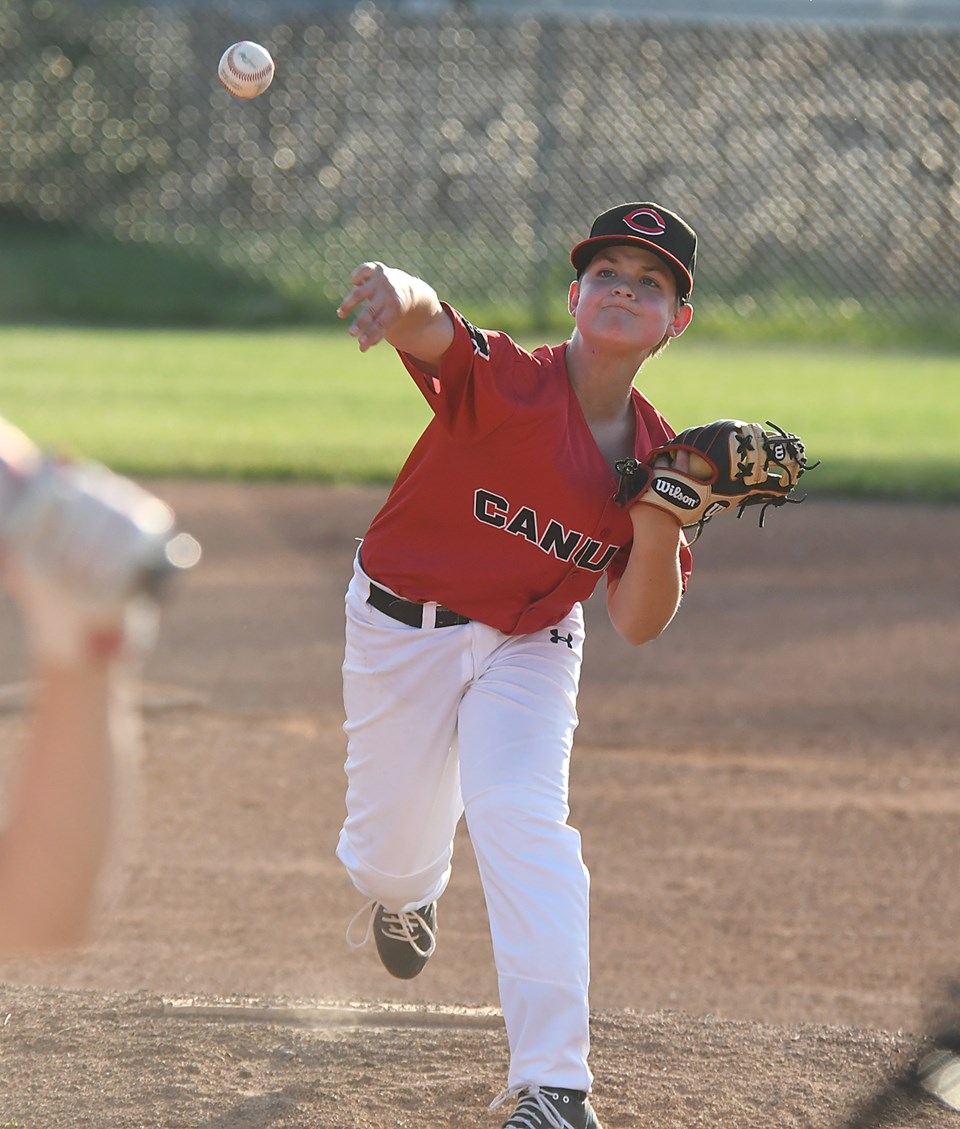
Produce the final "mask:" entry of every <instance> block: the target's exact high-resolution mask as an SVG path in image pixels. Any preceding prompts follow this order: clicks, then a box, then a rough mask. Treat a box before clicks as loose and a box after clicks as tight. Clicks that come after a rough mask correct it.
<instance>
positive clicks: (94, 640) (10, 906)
mask: <svg viewBox="0 0 960 1129" xmlns="http://www.w3.org/2000/svg"><path fill="white" fill-rule="evenodd" d="M171 518H172V515H171V513H170V510H169V508H168V507H167V506H166V505H165V504H164V503H163V502H161V501H160V499H158V498H155V497H154V496H153V495H152V494H149V493H147V491H145V490H142V489H140V488H139V487H137V486H135V485H134V484H133V483H132V482H130V481H129V480H127V479H123V478H120V477H118V476H117V475H114V474H111V473H110V472H109V471H107V470H106V469H105V468H103V467H92V466H90V465H89V464H87V465H79V464H77V465H75V466H66V465H63V466H60V465H56V464H54V463H53V462H51V461H49V460H46V459H44V457H43V456H42V454H41V452H40V451H39V450H38V449H37V447H36V446H35V445H34V444H33V443H32V442H31V441H30V440H29V439H28V438H27V437H26V436H25V435H24V434H23V433H22V432H21V431H19V430H18V429H17V428H14V427H13V426H12V425H9V424H7V423H5V422H4V420H3V419H0V579H2V580H3V581H4V584H5V587H6V588H7V590H8V591H9V592H10V593H11V594H12V595H13V597H14V599H15V600H16V602H17V604H18V607H19V610H20V612H21V614H22V619H23V625H24V629H25V633H26V638H27V644H28V648H29V652H30V657H31V663H32V676H33V682H34V691H33V703H32V718H31V724H30V728H29V731H28V734H27V740H26V745H25V748H24V750H23V755H22V757H21V758H20V760H19V764H18V773H17V780H16V786H15V787H14V788H13V790H12V794H11V798H10V802H9V803H8V804H5V805H4V806H5V809H6V811H7V820H6V824H5V826H3V827H0V956H9V955H16V954H23V953H34V952H40V951H43V950H48V949H54V948H63V947H66V946H71V945H74V944H77V943H79V942H80V941H82V940H84V938H85V936H86V933H87V929H88V926H89V924H90V916H91V911H92V909H93V907H94V905H95V901H96V899H95V895H96V893H97V889H98V884H99V882H100V880H101V878H102V876H103V873H104V870H105V863H106V861H107V858H108V853H109V852H108V847H109V844H110V841H111V829H112V825H113V823H114V819H115V816H116V814H117V809H118V806H119V803H118V794H117V792H118V779H119V776H120V775H121V773H120V769H121V765H120V762H121V761H122V760H126V759H129V758H130V757H131V756H132V754H133V752H134V750H133V749H131V747H130V746H131V739H132V736H133V734H132V733H131V731H130V730H131V720H132V719H131V716H130V706H129V704H128V703H126V702H125V700H124V696H123V694H122V690H123V686H122V682H123V679H122V675H123V670H124V666H125V664H124V662H123V660H124V657H125V656H127V657H129V655H130V654H131V652H132V651H135V650H138V649H141V648H142V647H143V646H145V645H147V644H149V643H150V642H152V638H153V628H154V627H155V613H156V605H155V600H154V599H153V597H152V596H151V595H150V594H149V593H145V592H144V591H143V590H142V586H141V585H140V583H139V579H140V578H142V576H143V574H144V570H146V571H147V572H150V571H151V570H153V569H156V568H159V569H161V570H165V569H166V567H167V564H168V563H169V560H168V556H167V553H168V549H169V545H170V543H171V540H172V537H173V536H174V535H173V534H172V532H171V529H170V522H171ZM180 563H181V564H185V563H186V559H185V558H181V562H180Z"/></svg>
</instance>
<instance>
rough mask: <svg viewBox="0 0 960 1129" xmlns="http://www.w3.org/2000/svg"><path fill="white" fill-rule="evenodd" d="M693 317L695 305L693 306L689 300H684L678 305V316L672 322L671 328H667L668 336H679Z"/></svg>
mask: <svg viewBox="0 0 960 1129" xmlns="http://www.w3.org/2000/svg"><path fill="white" fill-rule="evenodd" d="M692 318H693V306H691V305H690V303H689V302H684V303H683V304H682V305H681V306H679V307H678V309H677V314H676V317H675V318H674V319H673V321H672V322H671V323H670V328H669V329H668V330H667V336H668V337H679V336H680V334H681V333H683V331H684V330H685V329H686V328H687V326H688V325H689V324H690V322H691V320H692Z"/></svg>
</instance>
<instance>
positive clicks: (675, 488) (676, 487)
mask: <svg viewBox="0 0 960 1129" xmlns="http://www.w3.org/2000/svg"><path fill="white" fill-rule="evenodd" d="M653 488H654V490H656V492H657V493H658V494H660V495H661V496H662V497H663V498H665V499H666V500H667V501H668V502H672V503H673V505H675V506H679V507H680V508H681V509H683V510H695V509H696V508H697V507H698V506H699V505H700V495H699V494H697V493H696V491H694V490H691V489H690V488H689V487H686V486H684V485H683V483H682V482H675V481H674V480H673V479H670V478H655V479H654V480H653Z"/></svg>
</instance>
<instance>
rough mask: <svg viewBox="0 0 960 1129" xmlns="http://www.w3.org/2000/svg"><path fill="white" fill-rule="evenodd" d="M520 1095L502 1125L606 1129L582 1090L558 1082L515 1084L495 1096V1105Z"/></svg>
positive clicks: (511, 1127)
mask: <svg viewBox="0 0 960 1129" xmlns="http://www.w3.org/2000/svg"><path fill="white" fill-rule="evenodd" d="M512 1097H517V1098H518V1099H519V1100H518V1101H517V1108H516V1109H515V1110H514V1111H513V1113H512V1114H511V1115H510V1117H508V1118H507V1120H506V1121H505V1122H504V1123H503V1129H603V1126H601V1124H600V1122H599V1121H598V1120H597V1115H596V1114H595V1113H594V1112H593V1106H592V1105H591V1104H590V1099H589V1098H588V1097H587V1095H586V1094H585V1093H584V1091H583V1090H563V1089H560V1087H558V1086H514V1087H513V1088H512V1089H510V1090H504V1092H503V1093H502V1094H500V1096H499V1097H497V1098H494V1100H493V1101H492V1102H491V1103H490V1108H491V1109H495V1108H496V1107H497V1106H498V1105H502V1104H503V1103H504V1102H505V1101H507V1100H508V1099H509V1098H512Z"/></svg>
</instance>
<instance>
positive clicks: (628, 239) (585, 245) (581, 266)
mask: <svg viewBox="0 0 960 1129" xmlns="http://www.w3.org/2000/svg"><path fill="white" fill-rule="evenodd" d="M617 243H639V244H640V245H641V246H643V247H648V248H649V249H650V250H651V251H653V252H654V254H656V255H657V256H658V257H659V258H661V259H663V261H664V262H665V263H666V264H667V265H668V266H669V267H670V269H671V270H672V271H673V275H674V278H676V280H677V295H678V296H679V297H680V298H686V297H687V295H688V294H689V293H690V292H691V291H692V290H693V276H692V275H691V274H690V272H689V271H688V270H687V268H686V267H685V266H684V265H683V263H681V262H680V260H679V259H678V258H676V257H675V256H674V255H671V254H670V252H669V251H665V250H664V249H663V248H662V247H660V246H658V245H657V244H656V243H651V242H650V240H649V239H641V238H640V237H639V236H635V235H598V236H596V237H595V238H593V239H584V240H583V241H582V242H581V243H578V244H577V245H576V247H574V249H573V250H572V251H571V252H570V262H571V263H572V264H573V267H574V270H576V272H577V274H579V273H580V272H581V271H582V270H585V269H586V267H587V265H588V264H589V262H590V260H591V259H592V258H593V256H594V255H595V254H596V253H597V251H599V250H600V248H601V247H613V246H616V244H617Z"/></svg>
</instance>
